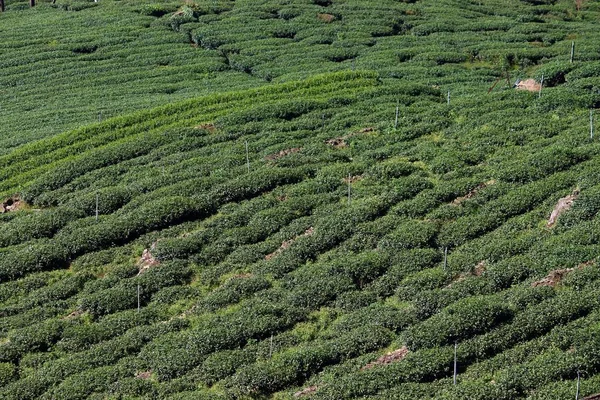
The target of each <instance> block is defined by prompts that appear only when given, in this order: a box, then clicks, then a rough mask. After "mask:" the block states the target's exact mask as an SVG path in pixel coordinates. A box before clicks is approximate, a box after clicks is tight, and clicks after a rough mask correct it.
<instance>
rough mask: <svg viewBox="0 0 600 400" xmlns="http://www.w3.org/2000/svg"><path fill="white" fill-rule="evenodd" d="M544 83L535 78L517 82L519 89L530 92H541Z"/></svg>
mask: <svg viewBox="0 0 600 400" xmlns="http://www.w3.org/2000/svg"><path fill="white" fill-rule="evenodd" d="M541 87H542V85H540V83H539V82H537V81H536V80H535V79H525V80H524V81H521V82H519V83H518V84H517V87H516V88H517V89H518V90H527V91H530V92H539V91H540V88H541Z"/></svg>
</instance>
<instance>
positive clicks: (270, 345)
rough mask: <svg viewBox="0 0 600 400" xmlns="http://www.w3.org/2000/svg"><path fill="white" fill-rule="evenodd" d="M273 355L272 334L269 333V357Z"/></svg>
mask: <svg viewBox="0 0 600 400" xmlns="http://www.w3.org/2000/svg"><path fill="white" fill-rule="evenodd" d="M272 357H273V334H272V333H271V340H270V341H269V358H272Z"/></svg>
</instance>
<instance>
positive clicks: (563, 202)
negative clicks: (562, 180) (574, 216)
mask: <svg viewBox="0 0 600 400" xmlns="http://www.w3.org/2000/svg"><path fill="white" fill-rule="evenodd" d="M577 196H579V191H578V190H575V191H573V193H572V194H570V195H568V196H566V197H563V198H561V199H559V200H558V203H556V206H554V209H553V210H552V213H551V214H550V218H549V219H548V223H547V224H546V226H547V227H548V228H551V227H553V226H554V224H556V221H557V220H558V217H560V216H561V215H562V214H564V213H565V212H566V211H569V210H570V209H571V207H573V203H574V202H575V200H576V199H577Z"/></svg>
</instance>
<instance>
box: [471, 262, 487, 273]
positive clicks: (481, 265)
mask: <svg viewBox="0 0 600 400" xmlns="http://www.w3.org/2000/svg"><path fill="white" fill-rule="evenodd" d="M484 272H485V261H480V262H479V263H478V264H477V265H476V266H475V268H474V269H473V275H475V276H481V275H483V273H484Z"/></svg>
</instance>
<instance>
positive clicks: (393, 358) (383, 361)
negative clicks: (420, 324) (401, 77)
mask: <svg viewBox="0 0 600 400" xmlns="http://www.w3.org/2000/svg"><path fill="white" fill-rule="evenodd" d="M408 353H409V351H408V348H407V347H406V346H402V347H401V348H399V349H398V350H394V351H391V352H389V353H387V354H385V355H383V356H381V357H379V358H378V359H377V360H375V361H373V362H370V363H368V364H367V365H365V366H364V367H362V368H361V369H360V370H361V371H364V370H366V369H371V368H373V367H375V366H377V365H388V364H392V363H395V362H398V361H402V360H403V359H404V357H406V356H407V355H408Z"/></svg>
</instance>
